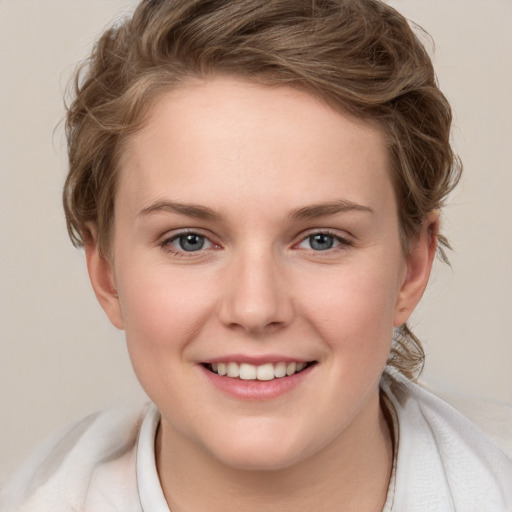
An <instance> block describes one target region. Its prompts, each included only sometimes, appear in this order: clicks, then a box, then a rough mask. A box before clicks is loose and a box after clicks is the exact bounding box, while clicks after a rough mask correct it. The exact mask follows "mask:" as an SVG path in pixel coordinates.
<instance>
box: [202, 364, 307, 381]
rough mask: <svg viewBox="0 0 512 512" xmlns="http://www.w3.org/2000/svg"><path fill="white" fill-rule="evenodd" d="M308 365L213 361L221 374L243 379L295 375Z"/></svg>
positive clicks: (213, 368)
mask: <svg viewBox="0 0 512 512" xmlns="http://www.w3.org/2000/svg"><path fill="white" fill-rule="evenodd" d="M305 367H306V363H295V362H293V363H285V362H280V363H275V364H272V363H267V364H262V365H260V366H255V365H253V364H248V363H240V364H239V363H234V362H229V363H212V364H211V369H212V370H213V371H214V372H215V373H218V374H219V375H225V376H227V377H231V378H234V379H238V378H240V379H242V380H272V379H274V378H281V377H286V376H290V375H293V374H294V373H297V372H300V371H301V370H303V369H304V368H305Z"/></svg>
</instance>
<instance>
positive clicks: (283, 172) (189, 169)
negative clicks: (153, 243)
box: [118, 77, 390, 208]
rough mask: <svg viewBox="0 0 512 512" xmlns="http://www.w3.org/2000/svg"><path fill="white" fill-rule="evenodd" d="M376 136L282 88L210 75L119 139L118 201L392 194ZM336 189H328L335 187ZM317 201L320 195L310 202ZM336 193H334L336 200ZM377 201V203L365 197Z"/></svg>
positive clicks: (172, 94) (163, 99) (165, 100)
mask: <svg viewBox="0 0 512 512" xmlns="http://www.w3.org/2000/svg"><path fill="white" fill-rule="evenodd" d="M387 168H388V158H387V149H386V144H385V137H384V135H383V133H382V131H381V130H380V129H379V128H378V127H377V126H375V125H374V124H371V123H369V122H366V121H361V120H357V119H354V118H352V117H348V116H345V115H342V114H340V113H339V112H336V111H335V110H334V109H332V108H331V107H329V106H328V105H326V104H325V103H324V102H322V101H321V100H320V99H318V98H316V97H314V96H312V95H310V94H307V93H305V92H303V91H299V90H297V89H293V88H290V87H270V86H266V85H260V84H255V83H250V82H247V81H243V80H240V79H234V78H226V77H216V78H214V79H209V80H205V81H196V82H191V83H190V84H187V85H184V86H180V87H179V88H176V89H174V90H172V91H169V92H166V93H165V94H163V95H161V96H160V97H159V98H158V99H157V100H156V101H155V102H154V103H153V105H152V107H151V110H150V111H149V112H148V114H147V117H146V122H145V126H144V128H143V129H142V130H140V131H139V132H138V133H137V134H135V135H134V136H132V137H131V138H130V139H129V140H128V141H127V143H126V145H125V147H124V151H123V152H122V154H121V159H120V165H119V169H120V179H119V187H118V195H119V194H121V195H123V196H124V197H125V198H128V200H129V201H130V202H132V203H134V207H140V208H143V207H144V203H147V202H148V201H154V200H158V199H159V198H160V197H159V196H162V195H166V194H171V195H173V198H175V199H177V200H185V199H186V200H189V199H190V197H189V196H190V194H191V192H190V190H191V189H193V190H194V191H193V194H194V197H195V200H196V202H197V201H198V200H200V201H201V202H205V203H208V205H212V206H214V207H215V199H216V198H217V197H219V196H218V195H217V196H216V195H214V194H212V190H216V189H218V188H219V186H221V187H222V188H223V191H226V192H228V191H229V190H231V194H232V202H233V204H235V203H237V202H242V201H246V202H247V201H251V200H252V199H254V198H255V197H260V196H264V197H267V198H270V197H273V198H274V199H276V200H279V201H281V202H282V201H285V199H286V197H287V195H288V192H289V193H290V195H293V197H292V198H291V199H290V200H291V201H295V202H297V201H299V202H300V201H302V202H318V201H325V200H329V199H331V198H329V197H327V196H328V195H329V193H330V192H329V190H331V191H332V195H333V197H332V199H333V200H337V199H339V197H338V196H339V195H340V194H341V195H342V196H343V199H347V200H353V201H358V202H361V201H370V200H371V201H375V200H376V199H377V196H379V193H380V192H381V191H382V190H383V189H385V190H388V189H389V188H390V183H389V178H388V172H387ZM334 185H335V186H336V190H332V189H333V186H334ZM316 196H318V197H316ZM334 196H336V197H334ZM373 196H375V197H373Z"/></svg>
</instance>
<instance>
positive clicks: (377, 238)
mask: <svg viewBox="0 0 512 512" xmlns="http://www.w3.org/2000/svg"><path fill="white" fill-rule="evenodd" d="M450 123H451V112H450V107H449V105H448V103H447V101H446V99H445V98H444V96H443V95H442V93H441V92H440V90H439V89H438V87H437V84H436V81H435V76H434V72H433V69H432V65H431V62H430V59H429V57H428V56H427V54H426V52H425V50H424V49H423V47H422V46H421V44H420V43H419V41H418V40H417V39H416V37H415V36H414V34H413V33H412V31H411V30H410V28H409V26H408V24H407V22H406V21H405V20H404V18H403V17H402V16H401V15H399V14H398V13H397V12H396V11H394V10H393V9H391V8H390V7H388V6H386V5H385V4H382V3H380V2H377V1H373V0H366V1H363V2H361V1H350V0H349V1H342V0H338V1H331V2H311V1H296V0H294V1H291V0H290V1H280V2H254V1H243V0H239V1H228V0H226V1H217V2H204V1H143V2H142V3H141V4H140V5H139V7H138V9H137V10H136V12H135V14H134V16H133V18H132V19H131V20H127V21H126V22H125V23H123V24H121V25H119V26H116V27H114V28H112V29H110V30H109V31H107V32H106V33H105V34H104V35H103V36H102V38H101V39H100V41H99V42H98V44H97V46H96V48H95V51H94V53H93V55H92V57H91V59H90V61H89V62H88V64H87V65H86V67H84V68H83V70H82V72H81V74H79V75H78V77H77V86H76V99H75V101H74V102H73V104H72V105H71V106H70V109H69V112H68V118H67V129H68V141H69V160H70V171H69V175H68V179H67V182H66V186H65V190H64V205H65V210H66V216H67V221H68V228H69V232H70V235H71V238H72V240H73V241H74V243H75V244H77V245H83V246H84V247H85V252H86V256H87V265H88V270H89V275H90V278H91V282H92V285H93V288H94V291H95V293H96V296H97V298H98V300H99V302H100V304H101V305H102V307H103V309H104V310H105V312H106V314H107V315H108V317H109V319H110V320H111V322H112V323H113V324H114V325H115V326H116V327H118V328H120V329H124V330H125V332H126V340H127V346H128V351H129V353H130V358H131V360H132V363H133V366H134V369H135V373H136V375H137V377H138V379H139V381H140V382H141V384H142V386H143V388H144V390H145V391H146V393H147V394H148V395H149V397H150V398H151V400H152V402H153V404H154V405H153V404H152V405H149V406H148V407H147V408H146V409H144V410H143V411H137V412H136V413H134V414H133V415H132V416H129V417H127V416H123V415H120V414H117V413H104V414H101V415H98V416H96V417H92V418H88V419H86V420H84V421H82V422H81V423H79V424H77V425H75V426H74V427H72V428H71V430H69V431H67V432H66V433H64V435H61V436H60V437H59V438H58V439H54V440H52V441H50V442H49V443H48V444H47V445H46V446H45V447H44V448H43V449H42V451H41V452H40V455H38V456H36V460H34V461H32V463H31V464H29V466H28V467H27V469H25V470H24V473H22V474H21V476H19V477H18V480H17V483H16V482H15V483H14V484H13V487H12V489H13V490H12V491H11V496H12V498H9V500H11V503H17V504H20V505H19V506H20V507H21V509H22V510H41V509H42V508H43V509H44V508H48V509H51V510H60V509H62V510H69V509H70V508H71V507H73V508H76V509H78V510H109V509H112V510H116V509H120V510H126V509H128V510H146V511H153V510H172V511H173V512H179V511H187V510H194V511H196V510H216V509H219V510H220V509H225V508H235V507H236V508H237V509H240V510H247V511H251V510H255V509H256V508H258V509H261V508H267V509H272V510H290V509H292V507H293V508H300V509H302V510H326V511H332V510H349V511H350V510H354V511H355V510H357V511H377V510H378V511H380V510H386V511H389V510H395V511H397V510H398V511H400V510H407V511H420V510H463V511H466V510H475V511H477V510H492V511H494V510H496V511H501V510H503V511H504V510H508V509H510V507H511V506H512V496H511V494H512V490H511V481H512V463H511V461H510V460H509V459H508V458H507V457H506V456H505V455H504V454H503V453H501V452H500V451H499V450H498V449H497V448H495V447H494V446H493V445H492V444H491V443H490V442H489V441H488V440H487V439H486V438H484V437H483V435H482V434H480V433H479V431H478V430H477V429H476V428H475V427H473V426H472V425H471V424H470V423H469V422H468V421H467V420H465V419H464V418H463V417H462V416H460V415H458V414H457V413H456V412H455V411H454V410H452V409H451V408H449V407H448V406H447V405H446V404H444V403H443V402H441V401H439V400H438V399H436V398H435V397H433V396H432V395H430V394H428V393H426V392H425V391H423V390H421V389H420V388H419V387H418V386H416V385H415V384H413V383H412V381H413V380H414V378H415V377H416V376H417V374H418V372H419V370H420V369H421V366H422V361H423V353H422V349H421V345H420V344H419V342H418V340H417V339H416V338H415V337H414V335H413V334H412V332H411V330H410V329H409V328H408V326H407V320H408V318H409V316H410V314H411V313H412V311H413V310H414V308H415V306H416V304H417V303H418V301H419V299H420V298H421V295H422V293H423V291H424V289H425V287H426V285H427V281H428V277H429V273H430V268H431V265H432V261H433V258H434V256H435V254H436V251H437V250H438V249H439V248H438V243H440V245H441V247H442V246H446V245H447V242H446V240H445V239H444V237H443V236H442V235H440V233H439V210H440V208H441V207H442V206H443V202H444V199H445V198H446V195H447V194H448V193H449V192H450V190H451V189H452V188H453V186H454V185H455V184H456V182H457V180H458V178H459V172H460V170H459V166H458V164H457V160H456V159H455V158H454V156H453V153H452V150H451V148H450V145H449V131H450ZM441 253H442V251H441ZM442 254H443V253H442ZM13 506H14V505H13ZM109 507H110V508H109Z"/></svg>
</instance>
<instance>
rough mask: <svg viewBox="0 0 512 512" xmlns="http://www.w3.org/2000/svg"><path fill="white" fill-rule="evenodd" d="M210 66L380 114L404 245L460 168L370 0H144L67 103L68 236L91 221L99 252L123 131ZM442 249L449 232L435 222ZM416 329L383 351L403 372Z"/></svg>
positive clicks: (108, 222)
mask: <svg viewBox="0 0 512 512" xmlns="http://www.w3.org/2000/svg"><path fill="white" fill-rule="evenodd" d="M212 74H226V75H231V76H237V77H241V78H244V79H247V80H251V81H256V82H258V83H263V84H268V85H269V86H279V85H287V86H291V87H295V88H298V89H301V90H304V91H307V92H309V93H310V94H313V95H315V96H316V97H319V98H321V99H323V100H324V101H326V102H328V104H329V105H330V106H332V107H333V108H335V109H337V110H339V111H341V112H344V113H347V114H349V115H352V116H355V117H356V118H359V119H363V120H371V121H372V122H376V123H378V125H380V127H381V128H382V130H383V133H384V134H385V136H386V137H387V143H388V150H389V158H390V168H391V179H392V182H393V185H394V189H395V193H396V198H397V206H398V215H399V221H400V229H401V239H402V245H403V248H404V252H405V253H407V251H408V249H409V245H410V242H411V241H414V239H415V237H416V235H417V234H418V232H419V231H420V229H421V227H422V225H423V222H424V220H425V218H426V216H427V215H428V214H429V213H430V212H432V211H434V210H437V209H439V208H441V206H442V205H443V203H444V201H445V199H446V197H447V195H448V193H449V192H450V191H451V190H452V188H453V187H454V186H455V184H456V183H457V181H458V179H459V176H460V170H461V167H460V164H459V162H458V160H457V159H456V158H455V157H454V155H453V153H452V149H451V147H450V143H449V138H450V125H451V119H452V114H451V109H450V106H449V104H448V102H447V100H446V98H445V97H444V95H443V94H442V93H441V91H440V90H439V87H438V85H437V81H436V77H435V73H434V69H433V66H432V63H431V60H430V58H429V56H428V53H427V51H426V50H425V48H424V47H423V45H422V44H421V42H420V41H419V39H418V37H417V36H416V35H415V33H414V31H413V30H412V29H411V27H410V26H409V24H408V23H407V21H406V20H405V18H404V17H403V16H402V15H400V14H399V13H398V12H397V11H396V10H394V9H393V8H391V7H389V6H388V5H386V4H385V3H383V2H380V1H378V0H143V1H142V2H141V3H140V4H139V6H138V7H137V9H136V10H135V13H134V14H133V16H132V17H130V18H128V19H126V20H123V21H121V22H120V23H117V24H115V25H114V26H112V27H111V28H110V29H109V30H107V31H106V32H105V33H104V34H103V35H102V36H101V38H100V39H99V40H98V41H97V43H96V45H95V47H94V50H93V52H92V54H91V56H90V58H89V59H88V60H87V61H85V62H84V63H83V64H82V65H81V66H80V67H79V69H78V70H77V72H76V75H75V80H74V91H73V95H74V99H73V100H72V102H71V104H70V105H69V107H68V112H67V118H66V133H67V137H68V151H69V174H68V176H67V180H66V183H65V186H64V195H63V197H64V209H65V212H66V219H67V227H68V231H69V235H70V237H71V240H72V241H73V243H74V244H75V245H77V246H81V245H83V244H84V242H86V241H87V239H88V237H89V236H90V233H89V232H88V230H87V228H86V225H87V223H89V222H92V223H94V224H95V225H96V227H97V230H98V243H99V247H100V250H101V251H102V253H103V254H105V255H108V253H109V243H110V234H111V228H112V224H113V222H114V201H115V194H116V183H117V173H118V168H117V162H118V159H119V155H120V153H121V152H122V149H123V143H124V142H125V141H126V140H127V137H129V136H130V135H131V134H133V133H135V132H137V130H139V129H140V128H141V127H142V126H143V125H144V121H145V115H146V114H147V112H148V111H149V106H150V104H151V103H152V102H154V101H155V100H156V99H157V98H158V97H159V95H161V94H162V93H163V92H164V91H168V90H169V89H172V88H173V87H178V86H179V85H180V84H184V83H186V82H187V81H189V80H190V79H191V78H206V77H208V76H209V75H212ZM438 237H439V241H440V248H441V249H440V251H441V252H440V254H441V256H444V252H443V246H444V247H446V246H447V241H446V239H445V238H444V237H443V236H442V235H438ZM423 361H424V353H423V349H422V347H421V344H420V342H419V340H418V339H417V338H416V337H415V336H414V335H413V333H412V332H411V331H410V329H409V328H408V326H407V325H406V324H404V325H403V326H401V327H400V328H399V329H398V330H397V331H396V335H395V339H394V343H393V347H392V351H391V354H390V359H389V364H390V365H392V366H394V367H396V368H397V369H399V370H400V371H402V372H403V373H404V374H406V375H408V376H409V377H411V378H414V377H415V376H417V375H418V374H419V372H420V371H421V369H422V366H423Z"/></svg>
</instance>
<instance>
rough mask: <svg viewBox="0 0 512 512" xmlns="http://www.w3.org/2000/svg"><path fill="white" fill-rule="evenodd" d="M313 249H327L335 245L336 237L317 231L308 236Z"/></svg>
mask: <svg viewBox="0 0 512 512" xmlns="http://www.w3.org/2000/svg"><path fill="white" fill-rule="evenodd" d="M308 241H309V245H310V247H311V249H313V250H315V251H327V250H328V249H332V248H333V247H334V242H335V239H334V237H333V236H332V235H327V234H325V233H317V234H316V235H311V236H309V237H308Z"/></svg>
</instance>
